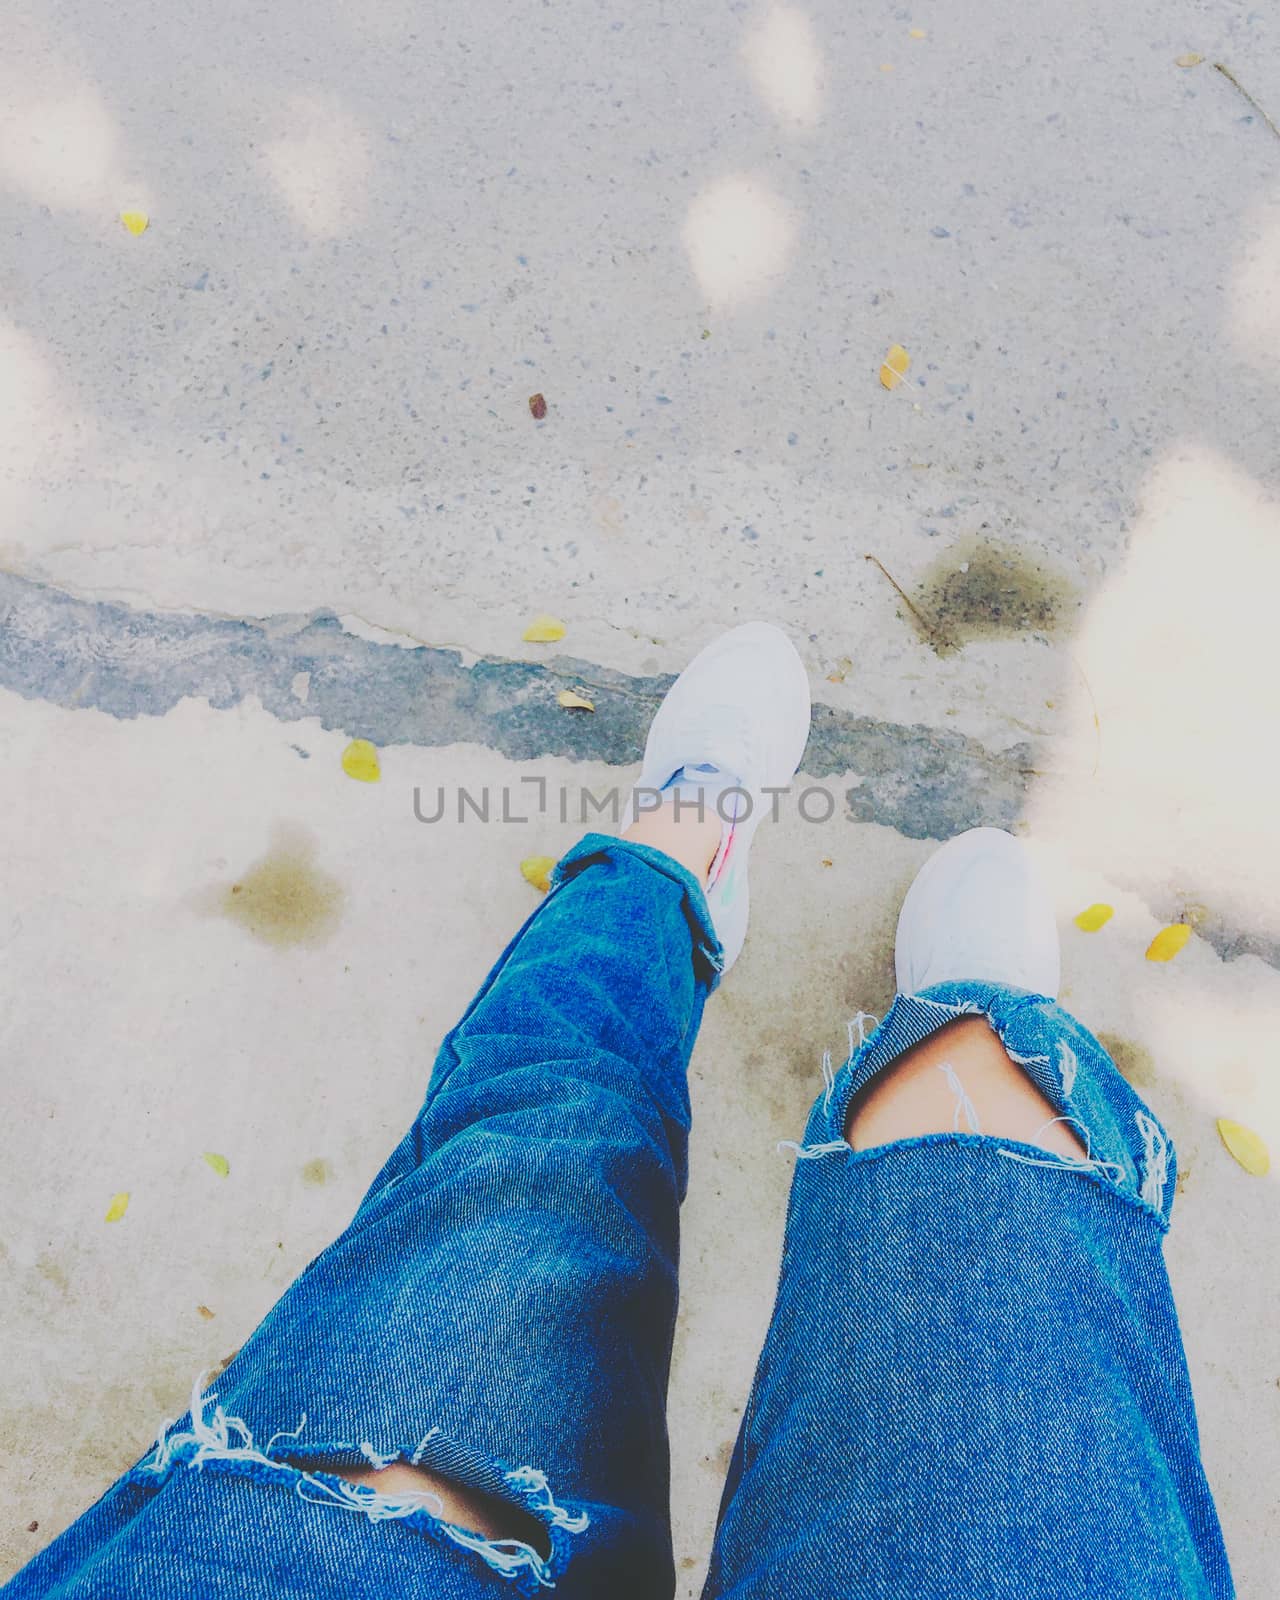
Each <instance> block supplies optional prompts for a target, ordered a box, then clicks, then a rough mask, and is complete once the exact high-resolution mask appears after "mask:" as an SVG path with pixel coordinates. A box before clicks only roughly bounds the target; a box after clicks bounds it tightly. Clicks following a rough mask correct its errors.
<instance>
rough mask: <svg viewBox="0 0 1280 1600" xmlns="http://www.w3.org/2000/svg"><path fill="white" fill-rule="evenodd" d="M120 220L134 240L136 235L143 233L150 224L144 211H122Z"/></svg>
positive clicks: (149, 219)
mask: <svg viewBox="0 0 1280 1600" xmlns="http://www.w3.org/2000/svg"><path fill="white" fill-rule="evenodd" d="M120 220H121V222H123V223H124V225H125V227H126V228H128V230H129V232H130V233H131V234H133V236H134V237H135V238H137V236H138V234H140V233H145V232H146V231H147V228H148V226H149V224H150V222H151V218H150V217H149V216H148V215H147V214H146V212H145V211H122V212H121V213H120Z"/></svg>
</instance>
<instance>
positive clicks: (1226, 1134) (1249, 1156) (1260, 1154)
mask: <svg viewBox="0 0 1280 1600" xmlns="http://www.w3.org/2000/svg"><path fill="white" fill-rule="evenodd" d="M1218 1133H1219V1134H1220V1135H1221V1138H1222V1142H1223V1144H1225V1145H1226V1147H1227V1149H1228V1150H1230V1152H1231V1154H1232V1155H1233V1156H1234V1157H1235V1158H1236V1160H1237V1161H1238V1162H1239V1163H1240V1165H1241V1166H1242V1167H1243V1168H1244V1170H1245V1171H1246V1172H1251V1173H1252V1174H1253V1175H1254V1177H1255V1178H1265V1177H1266V1175H1267V1173H1268V1172H1270V1171H1271V1156H1270V1153H1269V1152H1268V1150H1267V1147H1266V1145H1265V1144H1263V1142H1262V1140H1261V1139H1260V1138H1259V1137H1258V1135H1257V1134H1256V1133H1255V1132H1254V1131H1253V1129H1252V1128H1245V1127H1242V1126H1241V1124H1240V1123H1238V1122H1232V1121H1231V1119H1230V1118H1229V1117H1219V1118H1218Z"/></svg>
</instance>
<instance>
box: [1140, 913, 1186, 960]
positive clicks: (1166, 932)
mask: <svg viewBox="0 0 1280 1600" xmlns="http://www.w3.org/2000/svg"><path fill="white" fill-rule="evenodd" d="M1190 937H1191V929H1190V927H1189V926H1188V924H1187V923H1185V922H1175V923H1174V924H1173V926H1172V927H1170V928H1161V930H1160V932H1159V933H1158V934H1156V936H1155V938H1154V939H1153V940H1152V941H1151V943H1150V944H1149V945H1148V946H1147V960H1148V961H1172V960H1173V958H1174V956H1176V955H1177V953H1178V951H1179V950H1181V949H1182V947H1183V945H1184V944H1186V942H1187V940H1188V939H1189V938H1190Z"/></svg>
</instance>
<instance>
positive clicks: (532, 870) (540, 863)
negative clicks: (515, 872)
mask: <svg viewBox="0 0 1280 1600" xmlns="http://www.w3.org/2000/svg"><path fill="white" fill-rule="evenodd" d="M555 864H556V858H555V857H554V856H527V857H526V858H525V859H524V860H523V861H522V862H521V863H520V875H521V876H522V877H523V878H524V880H525V882H526V883H531V884H532V885H533V886H534V888H535V889H541V890H542V892H543V894H546V892H547V890H548V889H549V888H550V887H551V869H552V867H554V866H555Z"/></svg>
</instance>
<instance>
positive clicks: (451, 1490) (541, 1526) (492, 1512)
mask: <svg viewBox="0 0 1280 1600" xmlns="http://www.w3.org/2000/svg"><path fill="white" fill-rule="evenodd" d="M290 1460H291V1464H292V1465H293V1466H295V1467H296V1468H297V1469H298V1470H299V1471H300V1472H328V1473H331V1474H332V1475H333V1476H334V1477H338V1478H345V1479H346V1480H347V1482H348V1483H354V1484H358V1485H361V1486H363V1487H367V1488H369V1489H371V1490H372V1491H373V1492H374V1493H375V1494H379V1495H383V1496H386V1497H387V1498H388V1499H405V1500H407V1499H410V1498H412V1497H414V1496H420V1497H423V1500H424V1505H425V1506H426V1507H427V1509H429V1510H431V1511H433V1512H434V1514H435V1515H436V1516H438V1517H439V1518H440V1519H441V1521H443V1522H451V1523H453V1524H454V1525H455V1526H457V1527H460V1528H464V1529H465V1530H466V1531H467V1532H469V1533H474V1534H477V1535H480V1536H481V1537H483V1538H485V1539H497V1540H513V1539H514V1540H518V1541H519V1542H521V1543H523V1544H527V1545H530V1546H532V1548H533V1549H534V1550H536V1551H537V1552H538V1554H539V1556H541V1558H542V1559H543V1560H544V1561H546V1560H548V1559H549V1557H550V1555H551V1539H550V1535H549V1533H548V1530H547V1526H546V1524H545V1523H543V1522H540V1521H539V1520H538V1518H537V1517H535V1516H534V1515H533V1514H532V1513H531V1512H529V1511H526V1510H525V1509H524V1508H523V1506H518V1505H515V1504H513V1503H512V1502H511V1501H510V1500H504V1499H502V1498H501V1497H500V1496H499V1495H496V1494H486V1493H485V1492H484V1491H483V1490H482V1489H473V1488H471V1487H470V1485H468V1484H463V1483H457V1482H455V1481H454V1480H453V1479H450V1478H447V1477H445V1476H444V1475H443V1474H442V1473H438V1472H432V1471H431V1470H430V1469H429V1468H427V1467H416V1466H414V1465H412V1464H411V1463H410V1462H408V1461H403V1460H401V1461H392V1462H389V1463H388V1464H387V1465H386V1466H380V1467H373V1466H369V1467H346V1466H335V1465H334V1464H333V1463H331V1462H326V1461H323V1460H318V1459H315V1458H313V1457H309V1456H300V1457H291V1458H290Z"/></svg>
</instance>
